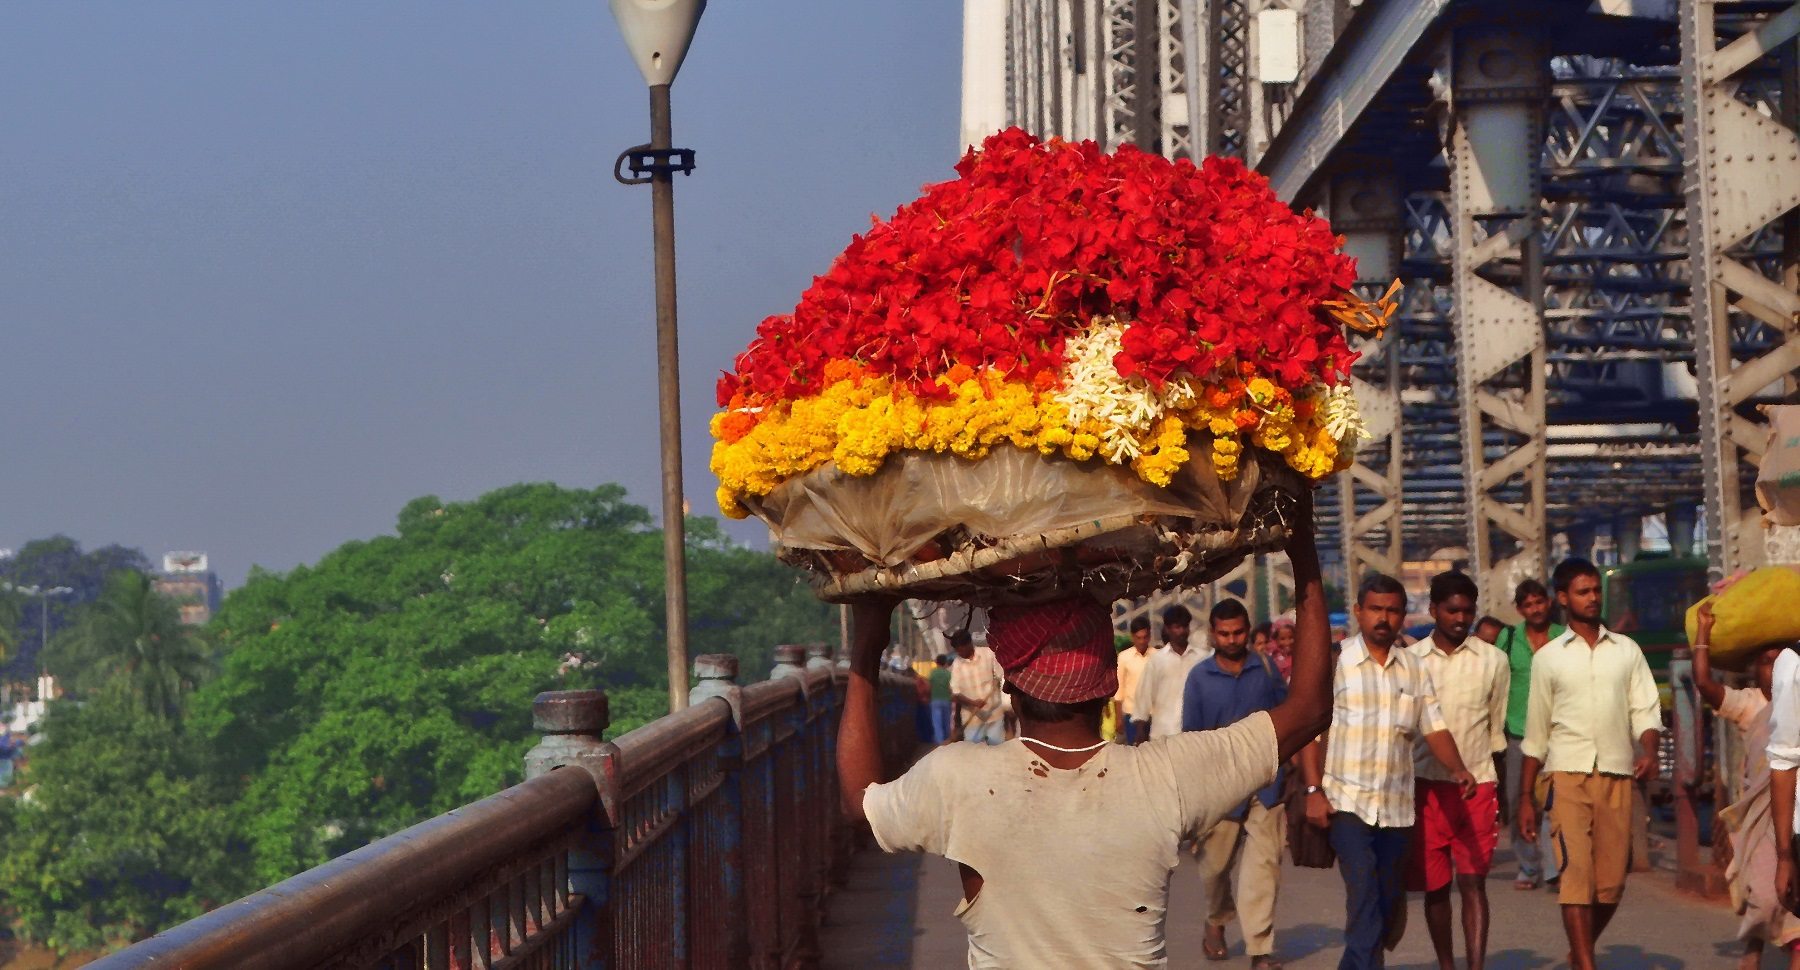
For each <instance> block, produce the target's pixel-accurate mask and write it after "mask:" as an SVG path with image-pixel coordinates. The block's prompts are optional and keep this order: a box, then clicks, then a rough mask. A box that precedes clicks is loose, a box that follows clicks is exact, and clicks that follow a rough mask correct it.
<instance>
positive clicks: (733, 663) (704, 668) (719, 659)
mask: <svg viewBox="0 0 1800 970" xmlns="http://www.w3.org/2000/svg"><path fill="white" fill-rule="evenodd" d="M694 679H695V680H696V681H698V683H696V684H695V685H694V687H693V689H692V690H690V691H688V706H690V707H697V706H699V704H700V703H701V702H702V701H705V700H709V699H711V698H714V697H718V698H721V699H723V700H724V701H725V703H726V704H729V705H731V721H732V723H733V724H735V725H737V727H738V729H739V730H742V729H743V726H744V707H743V690H742V689H741V688H739V687H738V682H737V679H738V658H737V657H735V656H733V655H732V654H729V653H703V654H701V655H700V656H698V657H695V658H694Z"/></svg>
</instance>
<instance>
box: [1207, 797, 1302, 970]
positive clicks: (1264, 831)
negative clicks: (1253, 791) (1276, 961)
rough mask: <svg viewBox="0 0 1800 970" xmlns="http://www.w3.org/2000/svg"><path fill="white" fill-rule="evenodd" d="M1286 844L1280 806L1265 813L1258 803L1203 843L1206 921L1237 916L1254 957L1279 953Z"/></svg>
mask: <svg viewBox="0 0 1800 970" xmlns="http://www.w3.org/2000/svg"><path fill="white" fill-rule="evenodd" d="M1286 844H1287V814H1286V813H1285V812H1283V811H1282V807H1281V806H1280V805H1276V806H1275V807H1274V808H1264V807H1263V804H1262V802H1260V801H1258V800H1256V799H1254V798H1252V799H1251V800H1250V812H1249V814H1248V815H1246V816H1245V817H1244V819H1243V821H1231V820H1229V819H1227V820H1225V821H1222V822H1220V823H1219V824H1217V825H1215V826H1213V828H1212V831H1210V832H1208V833H1206V835H1204V836H1202V837H1201V839H1200V846H1199V849H1200V851H1199V856H1200V885H1201V887H1202V888H1204V889H1205V890H1206V899H1207V913H1206V921H1207V923H1208V924H1209V925H1212V926H1224V925H1225V924H1227V923H1229V922H1231V920H1232V919H1233V918H1234V917H1235V918H1236V919H1237V921H1238V923H1239V925H1240V926H1241V927H1242V929H1243V931H1244V951H1245V952H1246V953H1248V954H1249V955H1250V956H1253V957H1255V956H1263V955H1265V954H1268V953H1272V952H1274V950H1275V897H1276V895H1277V893H1278V891H1279V890H1280V888H1281V849H1282V846H1284V845H1286ZM1234 866H1235V868H1236V869H1237V891H1236V892H1235V893H1233V891H1232V886H1231V870H1232V869H1233V868H1234Z"/></svg>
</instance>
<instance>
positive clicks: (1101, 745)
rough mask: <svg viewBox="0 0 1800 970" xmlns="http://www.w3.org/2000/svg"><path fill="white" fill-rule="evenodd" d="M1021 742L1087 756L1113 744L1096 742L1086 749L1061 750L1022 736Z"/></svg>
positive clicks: (1046, 742)
mask: <svg viewBox="0 0 1800 970" xmlns="http://www.w3.org/2000/svg"><path fill="white" fill-rule="evenodd" d="M1019 740H1021V741H1029V742H1031V743H1032V744H1035V745H1037V746H1038V747H1040V748H1044V749H1046V750H1049V751H1060V752H1062V753H1063V754H1087V753H1088V752H1089V751H1098V750H1100V749H1101V748H1104V747H1106V746H1107V745H1109V744H1111V743H1112V742H1111V741H1095V742H1094V743H1093V744H1090V745H1088V746H1087V747H1085V748H1061V747H1057V746H1056V745H1054V744H1051V743H1050V742H1048V741H1039V740H1038V739H1037V738H1027V737H1023V736H1021V737H1020V738H1019Z"/></svg>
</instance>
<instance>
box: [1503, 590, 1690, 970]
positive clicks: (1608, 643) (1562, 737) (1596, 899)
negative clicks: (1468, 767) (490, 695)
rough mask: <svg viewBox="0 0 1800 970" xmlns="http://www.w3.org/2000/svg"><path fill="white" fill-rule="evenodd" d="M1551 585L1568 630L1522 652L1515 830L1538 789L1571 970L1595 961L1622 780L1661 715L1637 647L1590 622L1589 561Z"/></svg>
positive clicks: (1617, 867) (1532, 825)
mask: <svg viewBox="0 0 1800 970" xmlns="http://www.w3.org/2000/svg"><path fill="white" fill-rule="evenodd" d="M1551 583H1552V585H1553V586H1554V587H1555V590H1556V602H1557V603H1559V604H1560V605H1561V606H1562V608H1563V611H1564V612H1565V613H1566V614H1567V615H1568V618H1569V629H1568V631H1567V632H1565V633H1564V634H1563V635H1562V636H1560V637H1557V638H1556V639H1554V640H1551V641H1550V642H1549V643H1546V644H1544V647H1543V649H1541V650H1539V651H1538V652H1537V654H1536V655H1535V656H1534V657H1532V659H1531V697H1530V700H1529V702H1528V704H1527V706H1526V714H1525V742H1524V744H1523V745H1522V746H1521V747H1522V750H1523V751H1524V754H1525V763H1524V769H1523V770H1522V771H1521V772H1520V775H1521V778H1520V782H1519V788H1520V792H1519V834H1520V835H1521V836H1522V837H1524V838H1525V840H1526V841H1533V840H1535V839H1536V838H1537V828H1538V806H1537V801H1535V800H1534V795H1537V796H1541V797H1540V799H1539V800H1541V801H1542V802H1543V805H1544V810H1545V812H1546V813H1547V814H1548V815H1549V816H1550V831H1551V835H1552V844H1553V845H1554V846H1555V848H1556V855H1557V862H1558V863H1559V868H1561V870H1562V885H1561V887H1560V889H1559V890H1558V892H1557V901H1558V902H1560V903H1562V913H1563V931H1564V932H1565V933H1567V934H1568V937H1569V956H1570V961H1569V966H1570V970H1594V947H1595V944H1596V943H1597V942H1598V941H1599V939H1600V934H1601V933H1602V932H1604V931H1605V930H1606V924H1607V923H1608V922H1610V921H1611V920H1612V918H1613V914H1614V913H1616V912H1617V911H1618V909H1619V900H1620V899H1621V898H1622V897H1623V896H1624V893H1625V871H1626V868H1627V867H1628V865H1629V863H1630V859H1631V786H1632V781H1633V779H1634V778H1635V779H1636V780H1638V781H1650V780H1652V779H1654V778H1655V777H1656V742H1657V736H1658V735H1659V733H1660V732H1661V730H1662V714H1661V710H1660V707H1659V705H1658V699H1657V693H1656V681H1655V680H1654V679H1652V677H1651V675H1650V664H1649V663H1648V662H1647V661H1646V660H1645V659H1644V652H1643V650H1642V649H1640V648H1639V647H1638V645H1637V643H1636V641H1634V640H1632V639H1631V638H1630V637H1627V636H1622V635H1620V634H1617V633H1614V632H1613V631H1611V630H1608V629H1607V628H1606V626H1605V625H1604V624H1603V623H1601V622H1600V570H1598V569H1595V568H1594V564H1593V563H1590V562H1588V561H1586V560H1583V559H1570V560H1567V561H1566V562H1564V563H1563V564H1562V565H1560V566H1558V567H1556V572H1555V574H1553V575H1552V576H1551ZM1634 740H1635V741H1636V742H1637V749H1636V750H1635V751H1634V750H1633V746H1632V742H1633V741H1634ZM1540 771H1542V772H1543V773H1544V780H1543V783H1542V785H1541V786H1540V785H1539V784H1538V775H1539V772H1540ZM1539 787H1542V789H1543V791H1542V792H1536V791H1535V789H1537V788H1539Z"/></svg>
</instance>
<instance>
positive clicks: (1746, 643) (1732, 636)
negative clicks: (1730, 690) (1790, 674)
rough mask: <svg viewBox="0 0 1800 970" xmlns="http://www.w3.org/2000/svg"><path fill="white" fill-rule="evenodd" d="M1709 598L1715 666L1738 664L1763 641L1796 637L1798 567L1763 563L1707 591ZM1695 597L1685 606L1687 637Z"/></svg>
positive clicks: (1694, 623) (1799, 622) (1799, 623)
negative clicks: (1722, 587)
mask: <svg viewBox="0 0 1800 970" xmlns="http://www.w3.org/2000/svg"><path fill="white" fill-rule="evenodd" d="M1708 602H1710V603H1712V605H1713V607H1712V609H1713V617H1714V620H1713V632H1712V658H1713V662H1714V663H1715V664H1717V665H1719V666H1722V667H1727V668H1730V669H1734V670H1737V669H1742V668H1743V666H1744V664H1745V663H1746V662H1747V661H1748V659H1749V658H1750V656H1751V655H1752V654H1754V653H1755V652H1756V651H1758V650H1760V649H1761V648H1763V647H1767V646H1772V645H1777V644H1788V643H1793V642H1794V641H1796V640H1800V572H1796V571H1795V570H1793V569H1790V568H1788V567H1786V566H1764V567H1763V568H1761V569H1757V570H1754V571H1752V572H1750V573H1749V574H1748V575H1746V576H1744V578H1742V579H1740V580H1738V581H1737V582H1735V583H1732V584H1731V585H1730V586H1727V587H1725V589H1723V590H1722V591H1720V592H1717V593H1714V594H1713V595H1711V596H1708V597H1707V598H1706V599H1703V600H1701V601H1700V603H1708ZM1700 603H1695V604H1694V605H1693V606H1690V607H1688V611H1687V637H1688V642H1689V643H1693V642H1694V638H1695V636H1696V635H1697V630H1698V627H1699V624H1698V619H1699V616H1698V614H1699V609H1700Z"/></svg>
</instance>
